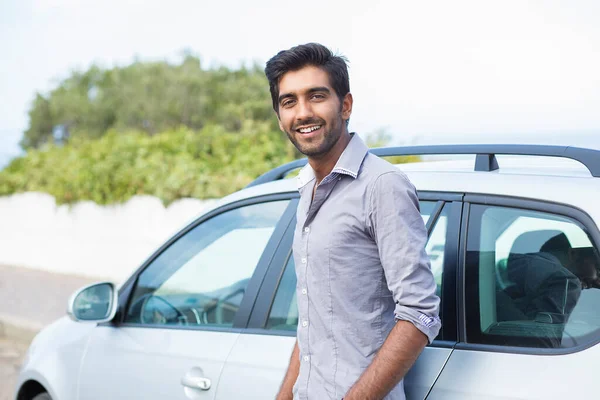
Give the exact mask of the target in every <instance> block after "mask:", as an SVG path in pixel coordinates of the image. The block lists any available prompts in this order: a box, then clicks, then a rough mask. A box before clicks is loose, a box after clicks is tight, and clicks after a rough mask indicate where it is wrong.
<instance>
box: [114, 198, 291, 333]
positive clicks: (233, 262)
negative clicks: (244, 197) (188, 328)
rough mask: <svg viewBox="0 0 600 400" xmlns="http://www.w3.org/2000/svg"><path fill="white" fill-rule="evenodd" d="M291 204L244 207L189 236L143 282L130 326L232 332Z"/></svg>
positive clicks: (133, 303)
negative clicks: (256, 272)
mask: <svg viewBox="0 0 600 400" xmlns="http://www.w3.org/2000/svg"><path fill="white" fill-rule="evenodd" d="M287 205H288V201H287V200H286V201H273V202H267V203H261V204H254V205H249V206H245V207H240V208H237V209H234V210H230V211H226V212H224V213H222V214H219V215H217V216H215V217H213V218H211V219H209V220H207V221H205V222H203V223H202V224H200V225H198V226H196V227H195V228H194V229H192V230H191V231H189V232H188V233H187V234H185V235H184V236H183V237H181V238H180V239H179V240H177V241H176V242H175V243H173V244H172V245H171V246H170V247H169V248H168V249H166V250H165V251H164V252H163V253H162V254H161V255H160V256H158V257H157V258H156V259H155V260H154V261H153V262H152V264H151V265H150V266H148V268H146V269H145V270H144V271H143V272H142V273H141V274H140V276H139V278H138V282H137V284H136V287H135V290H134V293H133V296H132V299H131V302H130V306H129V309H128V312H127V315H126V322H130V323H141V324H153V325H155V324H158V325H174V324H175V325H209V326H225V327H227V326H232V325H233V321H234V318H235V315H236V312H237V310H238V308H239V306H240V304H241V302H242V299H243V297H244V294H245V291H246V287H247V286H248V282H249V281H250V278H251V277H252V274H253V273H254V269H255V268H256V265H257V263H258V261H259V259H260V257H261V255H262V253H263V251H264V249H265V246H266V244H267V242H268V241H269V239H270V237H271V235H272V233H273V230H274V229H275V226H276V225H277V222H278V221H279V219H280V218H281V216H282V214H283V212H284V211H285V208H286V207H287Z"/></svg>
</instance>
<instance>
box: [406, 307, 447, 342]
mask: <svg viewBox="0 0 600 400" xmlns="http://www.w3.org/2000/svg"><path fill="white" fill-rule="evenodd" d="M394 315H395V317H396V320H399V321H408V322H410V323H412V324H413V325H414V326H415V327H416V328H417V329H418V330H420V331H421V332H423V334H424V335H425V336H427V340H428V342H429V343H430V344H431V342H433V339H435V338H436V336H437V335H438V333H439V332H440V329H441V327H442V321H440V317H438V316H437V315H427V314H423V313H421V312H419V311H417V310H415V309H414V308H410V307H406V306H401V305H399V304H396V309H395V310H394Z"/></svg>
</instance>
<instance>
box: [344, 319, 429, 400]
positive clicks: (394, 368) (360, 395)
mask: <svg viewBox="0 0 600 400" xmlns="http://www.w3.org/2000/svg"><path fill="white" fill-rule="evenodd" d="M426 345H427V337H426V336H425V335H424V334H423V333H422V332H421V331H420V330H418V329H417V328H415V326H414V325H413V324H412V323H410V322H407V321H398V322H397V323H396V325H395V326H394V329H392V332H390V334H389V336H388V337H387V339H386V340H385V342H384V343H383V346H381V349H379V352H378V353H377V355H376V356H375V359H374V360H373V362H372V363H371V365H369V367H368V368H367V369H366V370H365V372H364V373H363V374H362V375H361V377H360V378H359V380H358V381H357V382H356V383H355V384H354V386H352V388H350V390H349V391H348V393H346V395H345V396H344V400H355V399H360V400H379V399H383V398H384V397H385V396H386V395H387V394H388V393H389V392H390V391H391V390H392V389H393V388H394V387H395V386H396V385H397V384H398V382H400V380H401V379H402V378H404V375H406V373H407V372H408V370H409V369H410V368H411V367H412V365H413V364H414V363H415V360H416V359H417V357H419V354H421V351H423V348H424V347H425V346H426Z"/></svg>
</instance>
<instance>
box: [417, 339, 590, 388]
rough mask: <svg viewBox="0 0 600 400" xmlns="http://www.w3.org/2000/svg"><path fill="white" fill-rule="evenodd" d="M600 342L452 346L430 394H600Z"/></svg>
mask: <svg viewBox="0 0 600 400" xmlns="http://www.w3.org/2000/svg"><path fill="white" fill-rule="evenodd" d="M599 357H600V346H598V345H596V346H594V347H591V348H589V349H587V350H585V351H582V352H578V353H573V354H564V355H560V356H557V355H530V354H514V353H499V352H486V351H473V350H459V349H456V350H454V352H453V354H452V356H451V357H450V360H449V361H448V364H447V365H446V367H445V368H444V371H443V372H442V374H441V375H440V377H439V379H438V381H437V382H436V384H435V386H434V388H433V391H432V392H431V394H430V396H429V397H428V399H431V400H438V399H443V400H459V399H460V400H465V399H467V400H468V399H473V400H475V399H477V400H492V399H494V400H497V399H506V400H509V399H510V400H513V399H514V400H516V399H531V400H538V399H539V400H542V399H557V400H558V399H591V398H597V396H598V393H596V392H597V388H596V386H595V384H594V383H595V382H596V379H598V378H597V368H595V366H597V365H598V359H599Z"/></svg>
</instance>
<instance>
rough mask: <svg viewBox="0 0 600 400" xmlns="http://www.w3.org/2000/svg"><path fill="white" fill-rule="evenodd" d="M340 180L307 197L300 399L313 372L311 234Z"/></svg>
mask: <svg viewBox="0 0 600 400" xmlns="http://www.w3.org/2000/svg"><path fill="white" fill-rule="evenodd" d="M339 179H340V178H338V176H337V174H331V175H328V176H327V177H326V178H325V179H323V181H322V182H321V184H320V185H319V186H317V189H316V191H315V195H314V199H312V201H311V197H312V190H310V193H309V195H308V197H307V203H308V204H307V205H309V206H308V207H307V209H308V212H307V213H306V218H305V220H304V224H303V225H302V227H301V230H302V231H301V232H300V234H301V238H302V239H301V240H302V242H301V243H302V245H301V249H302V254H301V258H300V263H301V272H302V273H301V276H302V278H303V282H301V285H300V296H301V302H300V303H302V304H304V307H302V308H299V310H302V309H303V310H304V312H300V315H299V318H300V320H299V324H298V338H299V340H301V341H302V343H303V344H304V346H303V348H304V351H303V354H301V355H300V357H301V359H300V362H301V369H304V372H305V373H304V374H303V375H304V376H305V377H306V379H305V382H304V385H302V386H303V387H304V393H302V392H299V395H300V398H307V397H308V387H309V382H310V371H311V366H312V361H311V360H312V353H311V348H310V336H309V333H310V301H309V300H310V298H309V296H310V293H311V288H310V285H309V282H308V280H307V276H308V268H309V266H310V262H311V260H310V253H309V244H310V240H309V239H310V236H311V235H310V233H311V224H312V222H313V221H314V218H315V216H316V214H317V212H318V211H319V209H320V208H321V206H322V205H323V203H324V202H325V200H326V199H327V198H328V197H329V195H330V194H331V192H332V190H333V188H334V186H335V183H336V182H337V181H338V180H339Z"/></svg>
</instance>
